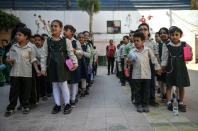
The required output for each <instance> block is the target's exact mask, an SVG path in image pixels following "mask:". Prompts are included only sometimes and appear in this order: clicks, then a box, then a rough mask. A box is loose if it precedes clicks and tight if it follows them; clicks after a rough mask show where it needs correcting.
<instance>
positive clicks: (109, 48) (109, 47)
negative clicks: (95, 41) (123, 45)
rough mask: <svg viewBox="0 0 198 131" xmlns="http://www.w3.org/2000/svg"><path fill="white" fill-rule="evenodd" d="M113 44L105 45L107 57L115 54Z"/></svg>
mask: <svg viewBox="0 0 198 131" xmlns="http://www.w3.org/2000/svg"><path fill="white" fill-rule="evenodd" d="M115 50H116V49H115V46H114V45H109V46H107V56H108V57H114V54H115Z"/></svg>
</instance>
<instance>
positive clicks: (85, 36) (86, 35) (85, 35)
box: [84, 32, 89, 41]
mask: <svg viewBox="0 0 198 131" xmlns="http://www.w3.org/2000/svg"><path fill="white" fill-rule="evenodd" d="M84 38H85V40H86V41H88V40H89V33H88V32H86V33H84Z"/></svg>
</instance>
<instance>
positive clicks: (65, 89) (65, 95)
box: [60, 81, 70, 105]
mask: <svg viewBox="0 0 198 131" xmlns="http://www.w3.org/2000/svg"><path fill="white" fill-rule="evenodd" d="M60 88H61V91H62V95H63V100H64V103H65V105H66V104H69V100H70V92H69V88H68V85H67V81H64V82H60Z"/></svg>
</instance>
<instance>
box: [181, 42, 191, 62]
mask: <svg viewBox="0 0 198 131" xmlns="http://www.w3.org/2000/svg"><path fill="white" fill-rule="evenodd" d="M183 54H184V61H191V60H192V56H193V53H192V48H191V47H190V45H188V44H187V43H186V44H185V46H184V47H183Z"/></svg>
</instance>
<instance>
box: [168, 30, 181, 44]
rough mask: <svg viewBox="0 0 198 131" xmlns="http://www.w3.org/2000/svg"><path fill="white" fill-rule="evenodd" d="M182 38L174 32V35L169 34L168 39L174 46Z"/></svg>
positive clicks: (178, 33)
mask: <svg viewBox="0 0 198 131" xmlns="http://www.w3.org/2000/svg"><path fill="white" fill-rule="evenodd" d="M181 37H182V35H181V33H180V32H177V31H175V32H174V33H172V34H170V39H171V41H172V42H173V43H174V44H178V43H179V41H180V38H181Z"/></svg>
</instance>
